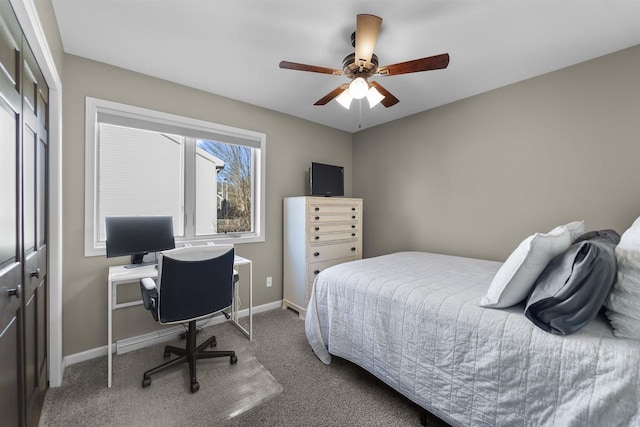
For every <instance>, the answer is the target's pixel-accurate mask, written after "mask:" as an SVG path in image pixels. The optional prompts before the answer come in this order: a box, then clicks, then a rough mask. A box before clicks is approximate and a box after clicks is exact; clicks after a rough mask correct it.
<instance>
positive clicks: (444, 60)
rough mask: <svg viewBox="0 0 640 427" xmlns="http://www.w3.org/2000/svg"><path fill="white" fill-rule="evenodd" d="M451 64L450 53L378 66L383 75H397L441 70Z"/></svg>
mask: <svg viewBox="0 0 640 427" xmlns="http://www.w3.org/2000/svg"><path fill="white" fill-rule="evenodd" d="M448 65H449V54H448V53H443V54H442V55H436V56H429V57H427V58H420V59H414V60H413V61H406V62H400V63H398V64H393V65H385V66H383V67H379V68H378V73H377V74H380V75H381V76H397V75H398V74H407V73H417V72H419V71H429V70H441V69H443V68H447V66H448Z"/></svg>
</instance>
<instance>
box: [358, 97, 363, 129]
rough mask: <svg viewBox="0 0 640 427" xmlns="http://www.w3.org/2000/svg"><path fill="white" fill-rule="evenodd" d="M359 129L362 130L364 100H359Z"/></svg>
mask: <svg viewBox="0 0 640 427" xmlns="http://www.w3.org/2000/svg"><path fill="white" fill-rule="evenodd" d="M358 129H362V99H358Z"/></svg>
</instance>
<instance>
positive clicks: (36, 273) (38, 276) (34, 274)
mask: <svg viewBox="0 0 640 427" xmlns="http://www.w3.org/2000/svg"><path fill="white" fill-rule="evenodd" d="M29 277H35V278H37V279H39V278H40V269H39V268H36V269H35V270H33V271H32V272H31V273H29Z"/></svg>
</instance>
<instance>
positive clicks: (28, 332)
mask: <svg viewBox="0 0 640 427" xmlns="http://www.w3.org/2000/svg"><path fill="white" fill-rule="evenodd" d="M21 71H22V194H23V197H22V224H23V237H22V241H23V244H22V249H23V251H22V259H23V260H24V263H23V265H24V268H23V279H22V281H23V283H24V298H23V300H22V304H23V307H22V310H23V312H24V374H25V383H24V384H25V386H24V389H25V393H24V398H25V409H26V421H27V422H26V424H27V425H29V426H32V425H33V426H37V425H38V419H39V418H40V411H41V409H42V403H43V400H44V392H45V391H46V389H47V321H46V319H47V262H46V261H47V230H46V224H47V212H46V206H47V180H46V176H47V125H48V123H47V104H48V88H47V85H46V84H45V82H44V78H43V77H42V74H41V73H40V69H39V68H38V64H37V63H36V61H35V58H34V56H33V54H32V53H31V50H30V49H29V46H28V45H27V44H26V43H24V45H23V49H22V70H21Z"/></svg>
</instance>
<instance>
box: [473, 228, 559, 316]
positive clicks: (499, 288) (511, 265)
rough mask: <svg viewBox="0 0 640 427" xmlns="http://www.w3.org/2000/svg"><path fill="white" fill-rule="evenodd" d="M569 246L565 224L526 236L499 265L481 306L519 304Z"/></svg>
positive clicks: (502, 306)
mask: <svg viewBox="0 0 640 427" xmlns="http://www.w3.org/2000/svg"><path fill="white" fill-rule="evenodd" d="M569 246H571V236H570V233H569V230H568V229H567V227H565V226H560V227H556V228H554V229H553V230H551V231H550V232H549V233H547V234H542V233H536V234H533V235H531V236H529V237H527V238H526V239H524V240H523V241H522V243H520V245H518V247H517V248H516V250H515V251H513V252H512V253H511V255H509V258H507V260H506V261H505V262H504V264H502V267H500V270H498V272H497V273H496V275H495V277H494V278H493V281H492V282H491V285H490V286H489V290H488V291H487V294H486V295H485V296H484V297H483V298H482V300H481V301H480V305H481V306H483V307H491V308H506V307H511V306H512V305H515V304H518V303H519V302H521V301H522V300H524V299H525V298H526V297H527V295H529V292H530V291H531V288H532V287H533V285H534V283H535V282H536V279H537V278H538V276H539V275H540V273H542V270H544V268H545V267H546V266H547V264H549V261H551V259H552V258H553V257H555V256H556V255H559V254H561V253H562V252H564V251H565V250H567V249H568V248H569Z"/></svg>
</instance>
